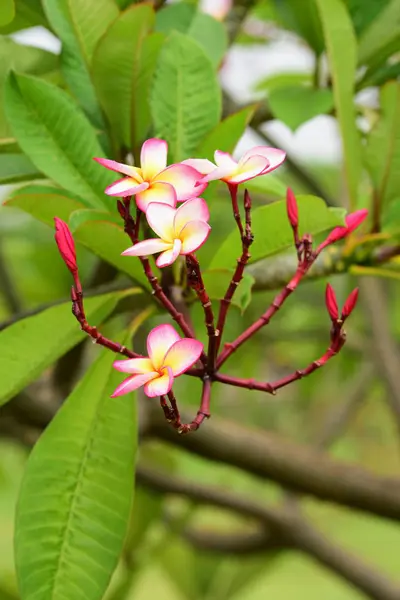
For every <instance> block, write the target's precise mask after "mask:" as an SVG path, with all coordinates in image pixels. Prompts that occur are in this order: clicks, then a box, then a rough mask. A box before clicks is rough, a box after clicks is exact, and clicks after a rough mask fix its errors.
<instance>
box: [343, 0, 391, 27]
mask: <svg viewBox="0 0 400 600" xmlns="http://www.w3.org/2000/svg"><path fill="white" fill-rule="evenodd" d="M389 2H390V0H346V4H347V6H348V9H349V12H350V15H351V18H352V21H353V24H354V29H355V31H356V34H357V36H360V34H361V33H362V32H363V31H364V29H366V28H367V27H369V26H370V25H371V24H372V23H373V22H374V21H375V20H376V19H377V18H378V16H379V13H381V12H382V11H383V9H384V8H385V7H386V6H387V5H388V4H389Z"/></svg>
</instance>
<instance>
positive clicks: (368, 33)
mask: <svg viewBox="0 0 400 600" xmlns="http://www.w3.org/2000/svg"><path fill="white" fill-rule="evenodd" d="M399 28H400V10H399V2H398V0H392V1H391V2H390V3H388V4H387V5H386V6H385V7H384V8H383V10H381V11H380V12H379V14H378V15H377V17H376V18H375V19H374V20H373V21H371V25H370V26H369V27H368V29H366V30H365V31H364V32H363V34H362V36H361V37H360V43H359V49H358V62H359V64H361V65H364V64H368V63H369V62H370V61H371V60H374V59H375V57H376V56H377V55H379V54H380V53H381V52H382V50H384V48H385V47H386V46H388V45H390V44H391V43H392V42H393V41H396V40H398V39H399Z"/></svg>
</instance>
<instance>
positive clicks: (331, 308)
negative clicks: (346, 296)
mask: <svg viewBox="0 0 400 600" xmlns="http://www.w3.org/2000/svg"><path fill="white" fill-rule="evenodd" d="M325 304H326V308H327V309H328V313H329V316H330V318H331V319H332V321H337V320H338V318H339V309H338V305H337V300H336V294H335V290H334V289H333V287H332V286H331V284H330V283H328V285H327V286H326V291H325Z"/></svg>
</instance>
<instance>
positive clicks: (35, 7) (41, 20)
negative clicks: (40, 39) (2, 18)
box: [0, 0, 48, 35]
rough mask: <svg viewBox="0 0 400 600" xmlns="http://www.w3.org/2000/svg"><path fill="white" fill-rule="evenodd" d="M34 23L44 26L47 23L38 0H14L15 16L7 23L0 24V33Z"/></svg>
mask: <svg viewBox="0 0 400 600" xmlns="http://www.w3.org/2000/svg"><path fill="white" fill-rule="evenodd" d="M35 25H43V26H44V27H46V26H47V25H48V24H47V21H46V17H45V15H44V13H43V9H42V6H41V2H40V0H17V1H16V2H15V17H14V19H13V20H12V21H11V22H10V23H8V25H3V26H0V34H1V35H8V34H10V33H14V32H15V31H20V30H21V29H28V28H30V27H34V26H35Z"/></svg>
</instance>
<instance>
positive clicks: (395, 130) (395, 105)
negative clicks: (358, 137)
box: [364, 81, 400, 206]
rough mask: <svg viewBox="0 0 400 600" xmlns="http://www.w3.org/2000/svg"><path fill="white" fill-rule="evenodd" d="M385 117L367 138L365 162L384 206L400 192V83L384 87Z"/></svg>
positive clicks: (377, 195)
mask: <svg viewBox="0 0 400 600" xmlns="http://www.w3.org/2000/svg"><path fill="white" fill-rule="evenodd" d="M380 102H381V116H380V119H379V121H378V122H377V123H376V125H375V127H373V129H372V131H371V132H370V134H369V136H368V138H367V145H366V147H365V153H364V161H365V166H366V168H367V170H368V172H369V174H370V176H371V179H372V183H373V187H374V196H375V199H376V200H377V201H378V202H379V205H380V206H383V205H384V204H387V203H388V202H390V201H391V200H392V199H393V198H395V197H397V196H398V195H399V189H400V83H398V82H396V81H391V82H388V83H387V84H386V85H384V86H383V87H382V88H381V93H380Z"/></svg>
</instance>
